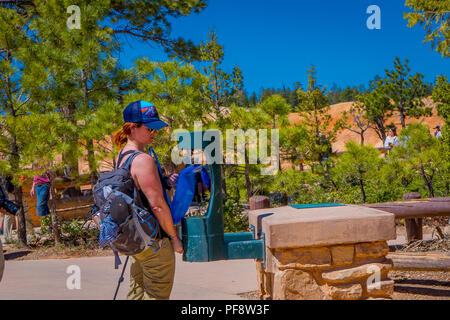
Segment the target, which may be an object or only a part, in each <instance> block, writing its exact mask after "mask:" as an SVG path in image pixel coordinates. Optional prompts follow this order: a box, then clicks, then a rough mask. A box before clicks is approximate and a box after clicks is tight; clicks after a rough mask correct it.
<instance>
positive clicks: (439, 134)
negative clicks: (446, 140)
mask: <svg viewBox="0 0 450 320" xmlns="http://www.w3.org/2000/svg"><path fill="white" fill-rule="evenodd" d="M435 129H436V131H435V132H434V136H435V137H436V138H438V139H439V138H442V132H441V126H436V127H435Z"/></svg>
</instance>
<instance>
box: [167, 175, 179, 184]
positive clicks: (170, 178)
mask: <svg viewBox="0 0 450 320" xmlns="http://www.w3.org/2000/svg"><path fill="white" fill-rule="evenodd" d="M178 176H179V174H178V173H177V172H175V173H172V174H171V175H170V176H168V177H167V184H168V185H169V186H170V187H175V186H176V185H177V182H178Z"/></svg>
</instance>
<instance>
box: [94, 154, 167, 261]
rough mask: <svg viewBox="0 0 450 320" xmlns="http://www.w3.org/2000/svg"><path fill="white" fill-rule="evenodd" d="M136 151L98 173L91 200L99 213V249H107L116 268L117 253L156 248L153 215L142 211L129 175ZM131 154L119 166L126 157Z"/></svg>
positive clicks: (157, 231) (141, 205) (156, 227)
mask: <svg viewBox="0 0 450 320" xmlns="http://www.w3.org/2000/svg"><path fill="white" fill-rule="evenodd" d="M141 153H142V152H139V151H133V150H132V151H127V152H125V153H123V154H122V153H121V154H120V155H119V159H118V168H117V169H115V170H112V171H109V172H105V173H102V174H100V176H99V178H98V180H97V183H96V184H95V186H94V201H95V205H96V206H97V207H98V210H99V211H100V221H101V224H100V235H99V243H100V247H104V246H110V247H111V249H113V251H114V255H115V257H116V260H115V268H116V269H117V268H118V265H119V264H120V263H121V262H120V259H119V256H118V254H117V253H121V254H124V255H127V256H130V255H135V254H138V253H141V252H142V251H144V250H145V249H146V248H147V247H152V248H153V250H154V251H156V250H158V249H159V245H158V240H159V239H160V236H161V235H160V226H159V223H158V220H157V219H156V217H155V216H154V215H153V213H152V212H149V211H148V210H146V209H144V208H143V204H142V200H141V197H140V194H139V192H138V191H137V189H136V187H135V185H134V181H133V177H132V176H131V173H130V168H131V164H132V162H133V160H134V158H135V157H136V156H137V155H139V154H141ZM128 154H131V155H130V156H129V157H128V159H127V160H126V161H125V162H124V163H123V164H122V165H121V166H120V162H121V161H122V159H123V157H124V156H125V155H128Z"/></svg>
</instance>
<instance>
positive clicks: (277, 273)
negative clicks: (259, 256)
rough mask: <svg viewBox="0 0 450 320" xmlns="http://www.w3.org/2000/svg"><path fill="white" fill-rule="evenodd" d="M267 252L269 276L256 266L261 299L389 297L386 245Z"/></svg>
mask: <svg viewBox="0 0 450 320" xmlns="http://www.w3.org/2000/svg"><path fill="white" fill-rule="evenodd" d="M270 251H271V254H270V255H269V257H270V258H269V259H268V260H267V263H269V264H271V265H270V267H269V268H268V269H269V271H272V272H266V271H265V270H264V267H263V265H262V263H261V262H257V271H258V285H259V289H260V298H261V299H275V300H299V299H305V300H311V299H312V300H330V299H332V300H350V299H351V300H354V299H368V298H389V297H391V296H392V294H393V290H394V282H393V281H392V280H390V279H389V278H388V276H387V275H388V272H389V270H390V269H391V268H392V261H391V260H389V259H386V255H387V253H388V252H389V247H388V246H387V244H386V241H378V242H366V243H356V244H347V245H337V246H321V247H303V248H302V247H298V248H283V249H272V250H270Z"/></svg>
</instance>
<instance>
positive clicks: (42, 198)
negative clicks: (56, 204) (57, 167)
mask: <svg viewBox="0 0 450 320" xmlns="http://www.w3.org/2000/svg"><path fill="white" fill-rule="evenodd" d="M50 179H51V172H50V170H47V172H46V173H44V174H42V175H36V176H34V177H33V186H32V187H31V190H30V196H31V197H34V195H35V194H36V196H37V202H36V212H37V216H38V217H45V216H48V215H49V214H50V209H49V207H48V201H49V199H50ZM35 189H36V191H35Z"/></svg>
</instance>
